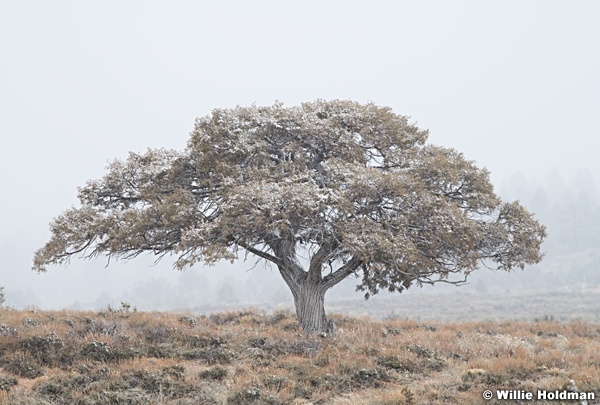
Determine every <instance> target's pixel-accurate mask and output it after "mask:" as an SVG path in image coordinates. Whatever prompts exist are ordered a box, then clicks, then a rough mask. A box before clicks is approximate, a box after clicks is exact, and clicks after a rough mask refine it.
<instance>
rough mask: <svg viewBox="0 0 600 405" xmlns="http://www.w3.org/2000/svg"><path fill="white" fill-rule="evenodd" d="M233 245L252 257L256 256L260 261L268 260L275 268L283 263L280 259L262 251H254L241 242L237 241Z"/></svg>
mask: <svg viewBox="0 0 600 405" xmlns="http://www.w3.org/2000/svg"><path fill="white" fill-rule="evenodd" d="M235 243H236V244H237V245H239V246H241V247H243V248H244V249H246V250H247V251H248V252H250V253H252V254H253V255H256V256H258V257H260V258H262V259H265V260H268V261H270V262H271V263H273V264H275V265H277V266H281V265H283V261H282V260H281V259H279V258H278V257H275V256H273V255H271V254H269V253H267V252H264V251H262V250H259V249H256V248H255V247H252V246H250V245H248V244H247V243H246V242H244V241H243V240H237V241H236V242H235Z"/></svg>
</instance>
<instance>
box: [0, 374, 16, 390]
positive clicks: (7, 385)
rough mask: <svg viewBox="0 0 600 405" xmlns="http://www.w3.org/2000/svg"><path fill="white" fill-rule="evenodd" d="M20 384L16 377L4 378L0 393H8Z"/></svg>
mask: <svg viewBox="0 0 600 405" xmlns="http://www.w3.org/2000/svg"><path fill="white" fill-rule="evenodd" d="M17 384H18V381H17V379H16V378H15V377H11V376H3V377H0V391H5V392H8V391H10V389H11V388H12V387H14V386H15V385H17Z"/></svg>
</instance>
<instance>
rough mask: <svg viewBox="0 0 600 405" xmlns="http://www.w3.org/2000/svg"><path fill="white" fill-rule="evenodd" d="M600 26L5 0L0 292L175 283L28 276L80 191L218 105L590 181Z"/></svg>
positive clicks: (598, 104)
mask: <svg viewBox="0 0 600 405" xmlns="http://www.w3.org/2000/svg"><path fill="white" fill-rule="evenodd" d="M599 20H600V2H597V1H574V2H572V1H571V2H570V1H528V2H523V1H493V2H477V1H451V2H450V1H412V2H407V1H399V2H391V1H370V2H368V3H367V2H358V1H328V2H316V1H303V2H294V3H291V2H275V1H271V2H265V1H254V2H242V1H234V2H218V3H217V2H192V1H189V2H185V1H180V2H153V1H143V2H142V1H131V2H116V1H103V2H93V3H92V2H79V1H70V2H67V1H54V2H44V1H28V2H20V1H4V2H1V3H0V52H1V55H0V134H1V136H2V142H1V146H0V181H1V184H2V188H1V189H2V198H0V215H1V225H0V253H1V255H2V258H1V261H0V285H4V286H5V287H6V288H7V289H21V290H26V289H29V290H30V291H32V292H33V293H34V294H35V295H37V296H38V297H39V298H40V299H41V301H42V302H41V305H42V306H46V307H49V306H54V307H59V306H61V305H67V303H70V302H73V301H74V300H83V299H86V297H87V298H89V300H92V301H93V300H94V299H95V298H96V296H97V295H98V294H99V293H100V292H102V291H104V290H106V289H109V288H110V287H111V285H115V284H121V285H127V286H134V285H136V283H138V282H139V281H140V280H142V279H143V278H144V277H150V276H152V277H159V275H160V274H164V276H165V277H176V276H175V275H173V274H172V273H174V272H173V271H172V270H165V267H166V268H168V267H169V266H168V265H167V266H158V267H149V264H151V263H152V260H151V259H141V260H139V261H134V262H129V263H118V264H116V265H114V266H113V265H112V264H111V266H110V267H109V268H107V269H102V267H103V266H104V264H105V261H103V260H102V259H100V260H98V261H96V262H89V261H73V262H72V264H71V265H70V266H69V267H67V268H66V269H65V268H52V269H51V270H50V272H49V273H47V274H42V275H37V274H34V273H32V272H31V270H30V268H31V261H32V256H33V252H34V251H35V250H36V249H38V248H39V247H41V246H42V245H43V244H44V243H45V242H46V240H47V239H48V238H49V236H50V233H49V230H48V223H49V222H50V221H51V220H52V218H54V217H55V216H57V215H59V214H60V213H61V212H62V211H64V210H65V209H67V208H69V207H71V206H73V205H76V204H77V200H76V192H77V187H78V186H82V185H84V184H85V182H86V181H87V180H89V179H94V178H97V177H100V176H101V175H102V174H103V171H104V168H105V166H106V164H107V162H109V161H111V160H113V159H114V158H124V157H125V156H126V155H127V152H128V151H144V150H145V149H146V148H148V147H169V148H175V149H180V150H181V149H183V148H184V147H185V145H186V142H187V138H188V134H189V132H190V131H191V130H192V128H193V123H194V119H195V118H196V117H198V116H204V115H206V114H209V113H210V111H211V110H212V109H213V108H219V107H234V106H235V105H250V104H252V103H256V104H259V105H271V104H273V102H274V101H275V100H280V101H282V102H283V103H284V104H285V105H288V106H292V105H296V104H298V103H301V102H303V101H311V100H314V99H317V98H323V99H352V100H356V101H359V102H367V101H372V102H375V103H376V104H379V105H387V106H390V107H392V108H393V109H394V111H395V112H396V113H399V114H404V115H409V116H411V117H412V120H413V121H416V122H417V123H418V124H419V126H421V127H423V128H427V129H429V130H430V142H432V143H435V144H441V145H444V146H450V147H455V148H456V149H458V150H460V151H462V152H464V154H465V156H466V157H467V158H468V159H472V160H475V161H476V162H477V163H478V164H479V165H480V166H485V167H487V168H488V169H489V170H490V171H491V172H492V179H493V181H494V183H495V184H496V185H500V184H501V183H502V182H503V181H505V180H506V179H508V178H510V176H513V175H514V174H515V173H519V175H523V176H525V177H537V178H544V176H547V175H548V173H562V174H563V175H565V176H570V175H572V174H573V173H577V170H581V169H586V170H588V171H589V173H591V174H592V176H594V177H595V179H596V180H598V176H597V174H598V173H599V171H600V163H599V161H600V159H598V147H599V146H600V141H599V139H600V123H599V120H598V112H599V111H600V75H599V73H598V72H600V47H599V46H598V38H600V25H599V24H598V21H599ZM197 267H198V266H197ZM220 267H223V266H220ZM220 267H219V268H220ZM230 267H231V266H230ZM249 267H252V266H251V265H250V264H248V265H246V264H244V265H242V268H249ZM193 270H194V271H199V269H196V268H195V269H193ZM214 270H215V269H214V268H213V269H209V271H214ZM167 273H168V274H167ZM240 273H243V271H242V270H240ZM101 274H105V275H106V277H102V276H101ZM231 274H233V273H231ZM275 277H277V276H275Z"/></svg>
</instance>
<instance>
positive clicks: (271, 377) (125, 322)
mask: <svg viewBox="0 0 600 405" xmlns="http://www.w3.org/2000/svg"><path fill="white" fill-rule="evenodd" d="M334 318H335V320H336V323H337V325H338V332H337V335H336V336H335V337H334V338H322V337H317V336H305V335H304V334H303V333H302V332H301V331H300V330H299V329H298V327H297V324H296V320H295V319H294V317H293V316H292V315H291V314H289V313H286V312H275V313H272V314H262V313H259V312H257V311H256V310H252V309H249V310H242V311H235V312H226V313H218V314H213V315H210V316H195V315H192V314H185V313H179V314H175V313H161V312H155V313H153V312H133V311H130V310H129V309H128V308H127V307H123V308H120V309H118V310H114V309H113V310H106V311H102V312H74V311H37V312H32V311H15V310H1V311H0V366H1V368H0V403H2V404H15V405H25V404H28V405H29V404H31V405H33V404H40V405H41V404H75V405H84V404H85V405H91V404H102V405H106V404H253V403H254V404H382V405H383V404H481V403H486V401H484V400H483V399H482V392H483V391H484V390H485V389H492V390H496V389H501V388H506V389H513V390H524V391H528V392H536V391H537V390H542V389H547V390H551V391H556V390H563V389H564V390H569V391H576V390H579V391H581V392H593V393H595V396H596V399H595V400H592V401H589V402H588V403H589V404H591V403H600V402H599V401H598V398H600V325H599V324H594V323H584V322H581V321H571V322H568V323H557V322H553V321H537V322H519V321H501V322H473V323H447V324H442V323H435V322H426V323H424V322H421V321H408V320H386V321H375V320H372V319H370V318H353V317H346V316H334ZM502 402H506V401H501V400H495V399H492V400H491V401H489V402H488V403H502ZM512 403H518V402H517V401H512ZM523 403H544V402H543V401H539V400H535V399H534V400H532V401H528V402H523ZM552 403H560V402H559V401H554V402H552ZM568 403H574V402H568Z"/></svg>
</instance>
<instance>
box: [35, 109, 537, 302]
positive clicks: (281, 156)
mask: <svg viewBox="0 0 600 405" xmlns="http://www.w3.org/2000/svg"><path fill="white" fill-rule="evenodd" d="M426 140H427V131H425V130H421V129H419V128H417V127H416V126H415V125H413V124H411V123H409V122H408V119H407V118H406V117H404V116H400V115H397V114H395V113H393V112H392V111H391V110H390V109H389V108H386V107H379V106H376V105H374V104H367V105H361V104H358V103H355V102H351V101H320V100H319V101H316V102H311V103H305V104H302V105H300V106H298V107H292V108H285V107H284V106H283V105H281V104H275V105H274V106H271V107H256V106H252V107H237V108H234V109H217V110H214V111H213V113H212V115H210V116H207V117H204V118H200V119H198V120H197V121H196V124H195V129H194V131H193V132H192V134H191V137H190V140H189V142H188V145H187V148H186V149H185V150H184V151H183V152H176V151H167V150H162V149H157V150H148V151H147V152H146V153H144V154H142V155H138V154H133V153H132V154H130V156H129V158H128V159H127V160H126V161H124V162H122V161H115V162H113V163H112V164H111V165H110V166H109V167H108V172H107V174H106V175H105V177H104V178H102V179H100V180H96V181H91V182H89V183H88V184H87V185H86V186H85V187H83V188H81V189H80V190H79V198H80V201H81V207H79V208H72V209H70V210H67V211H66V212H65V213H63V214H62V215H61V216H59V217H58V218H57V219H55V220H54V222H53V223H52V225H51V230H52V237H51V239H50V241H49V242H48V243H47V244H46V245H45V246H44V247H43V248H42V249H40V250H39V251H38V252H37V253H36V255H35V259H34V269H35V270H37V271H44V270H45V269H46V266H47V265H48V264H57V263H58V264H60V263H63V262H66V261H68V260H69V258H70V257H72V256H74V255H82V256H84V257H93V256H96V255H98V254H103V255H108V256H115V257H125V258H129V257H134V256H136V255H138V254H140V253H142V252H146V251H150V252H154V253H155V254H157V255H164V254H171V253H173V254H176V255H177V258H178V259H177V261H176V265H177V267H179V268H184V267H186V266H191V265H193V264H194V263H197V262H203V263H208V264H211V263H214V262H215V261H217V260H220V259H229V260H235V259H236V258H237V257H238V251H239V250H245V251H246V252H248V253H250V254H253V255H256V256H258V257H260V258H262V259H265V260H267V261H270V262H272V263H274V264H275V265H276V266H277V267H278V269H279V271H280V273H281V275H282V276H283V278H284V279H285V281H286V283H287V284H288V285H289V286H290V288H291V289H292V293H293V294H294V297H295V298H296V296H297V295H298V294H300V293H299V291H300V290H301V289H302V288H301V286H302V285H304V284H305V283H307V282H308V281H307V280H310V283H311V284H312V285H313V286H317V285H318V286H320V287H319V288H322V289H323V291H326V290H327V289H329V288H331V287H333V286H334V285H335V284H337V283H338V282H340V281H341V280H343V279H344V278H346V277H348V276H349V275H351V274H357V275H359V276H361V277H362V280H361V282H360V284H359V289H361V290H363V291H365V292H366V296H367V297H368V296H369V294H374V293H376V292H377V291H378V290H380V289H382V288H385V289H388V290H391V291H395V290H398V291H401V290H403V289H406V288H408V287H409V286H410V285H411V284H413V283H417V284H422V283H434V282H437V281H446V282H460V280H464V277H463V276H464V275H465V274H468V273H469V272H470V271H472V270H474V269H475V268H476V267H477V266H478V265H480V264H481V263H484V264H485V265H487V266H494V267H496V268H500V269H504V270H510V269H512V268H515V267H520V268H523V267H524V265H525V264H528V263H536V262H538V261H539V260H540V259H541V254H540V245H541V243H542V240H543V238H544V236H545V230H544V227H543V226H541V225H540V224H538V223H537V222H536V221H535V220H534V218H533V217H532V215H531V214H529V213H528V212H527V211H526V210H525V209H524V208H523V207H522V206H520V205H519V204H518V203H517V202H514V203H503V202H501V201H500V199H499V198H498V197H497V196H496V195H495V194H494V192H493V189H492V185H491V183H490V180H489V176H488V172H487V171H486V170H485V169H479V168H477V167H476V166H475V164H474V163H473V162H471V161H469V160H466V159H465V158H464V157H463V155H462V154H461V153H459V152H457V151H455V150H453V149H448V148H443V147H439V146H433V145H429V144H426ZM300 253H302V254H307V255H308V257H309V260H308V265H307V266H305V267H303V266H302V265H301V263H300V261H299V260H298V255H299V254H300ZM453 273H456V274H460V275H461V276H460V277H461V278H460V279H459V280H456V279H452V278H451V277H450V276H451V274H453ZM303 283H304V284H303Z"/></svg>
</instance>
